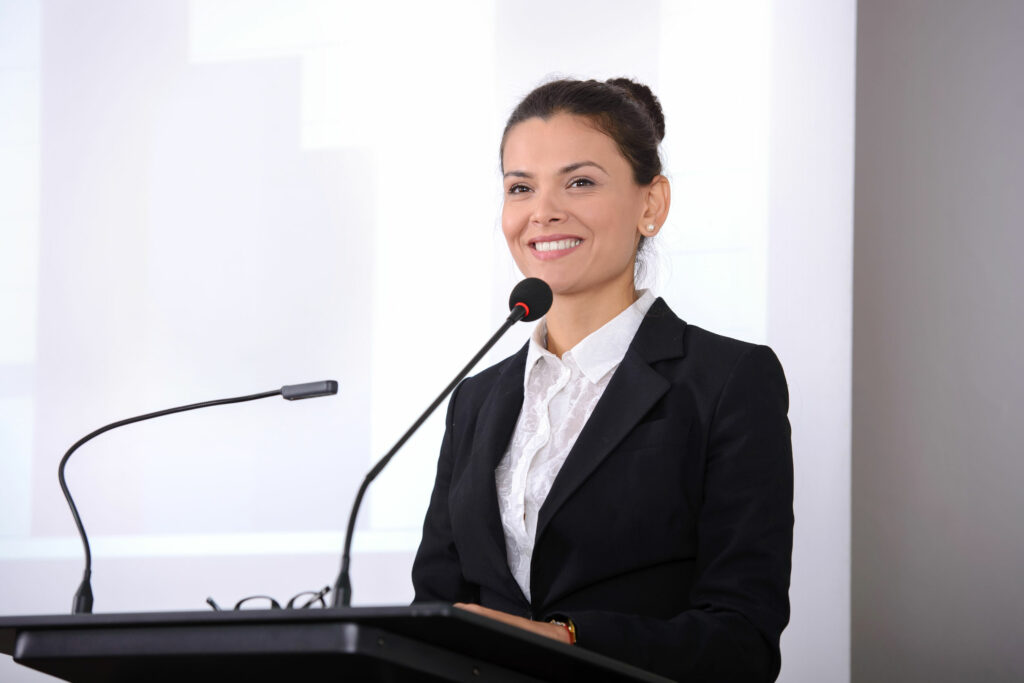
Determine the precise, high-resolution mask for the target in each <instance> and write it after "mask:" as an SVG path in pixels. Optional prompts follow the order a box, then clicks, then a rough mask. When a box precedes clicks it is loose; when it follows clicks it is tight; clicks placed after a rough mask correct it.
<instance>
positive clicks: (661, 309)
mask: <svg viewBox="0 0 1024 683" xmlns="http://www.w3.org/2000/svg"><path fill="white" fill-rule="evenodd" d="M685 327H686V323H684V322H683V321H681V320H680V319H679V318H677V317H676V316H675V314H674V313H672V311H671V310H669V308H668V305H667V304H666V303H665V302H664V300H662V299H661V298H658V299H657V300H656V301H655V302H654V304H652V305H651V308H650V310H649V311H648V312H647V315H646V316H645V317H644V321H643V323H641V325H640V329H639V330H637V334H636V337H634V339H633V342H632V343H631V344H630V347H629V349H628V350H627V351H626V355H625V356H624V357H623V359H622V363H620V364H619V367H618V369H617V370H616V371H615V374H614V375H613V376H612V379H611V381H610V382H609V383H608V387H607V388H606V389H605V391H604V394H603V395H602V396H601V399H600V400H599V401H598V402H597V406H595V408H594V412H593V414H592V415H591V416H590V419H589V420H587V424H586V425H585V426H584V427H583V431H581V432H580V435H579V437H578V438H577V439H576V443H575V444H574V445H573V447H572V449H571V450H570V451H569V455H568V457H566V460H565V463H564V464H563V465H562V469H561V470H559V472H558V475H557V476H556V477H555V481H554V483H553V484H552V485H551V490H550V492H549V493H548V496H547V498H546V499H545V500H544V504H543V505H542V506H541V508H540V512H539V514H538V519H537V535H536V543H538V544H539V543H540V539H541V536H542V535H543V533H544V530H545V528H546V527H547V525H548V523H549V522H550V521H551V518H552V517H553V516H554V515H555V513H556V512H558V509H559V508H560V507H561V506H562V505H563V504H564V503H565V502H566V501H567V500H568V499H569V497H570V496H571V495H572V494H573V493H574V492H575V491H576V490H577V489H578V488H579V487H580V486H582V485H583V483H584V481H586V479H587V477H589V476H590V474H591V473H592V472H593V471H594V470H595V469H597V467H598V466H600V464H601V463H602V462H603V461H604V459H605V458H607V457H608V455H609V454H611V452H612V451H613V450H614V448H615V446H616V445H618V443H619V442H620V441H622V439H623V438H625V436H626V435H627V434H629V432H630V430H632V429H633V427H634V426H636V424H637V423H638V422H639V421H640V419H641V418H642V417H643V416H644V415H645V414H646V413H647V411H649V410H650V409H651V408H652V407H653V406H654V404H655V403H657V401H658V399H660V398H661V397H662V396H663V395H664V394H665V392H666V391H668V389H669V387H670V383H669V381H668V380H667V379H665V378H664V377H663V376H662V375H660V374H659V373H658V372H657V371H655V370H654V369H653V368H652V367H651V363H654V362H656V361H659V360H664V359H667V358H678V357H680V356H683V355H684V351H683V331H684V329H685ZM520 402H521V399H520ZM534 558H535V559H536V555H535V556H534Z"/></svg>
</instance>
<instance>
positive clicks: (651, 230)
mask: <svg viewBox="0 0 1024 683" xmlns="http://www.w3.org/2000/svg"><path fill="white" fill-rule="evenodd" d="M654 228H655V226H654V224H653V223H651V224H650V225H648V226H647V232H654Z"/></svg>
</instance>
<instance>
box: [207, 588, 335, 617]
mask: <svg viewBox="0 0 1024 683" xmlns="http://www.w3.org/2000/svg"><path fill="white" fill-rule="evenodd" d="M330 592H331V587H330V586H324V587H323V588H321V589H320V590H318V591H303V592H301V593H299V594H298V595H294V596H292V599H291V600H289V601H288V602H287V603H286V604H285V606H284V609H310V608H314V607H327V601H326V600H324V596H325V595H327V594H328V593H330ZM206 604H207V605H209V606H210V607H212V608H213V611H215V612H223V611H225V610H223V609H221V606H220V605H218V604H217V603H216V602H214V600H213V598H206ZM234 609H236V610H240V609H281V603H279V602H278V601H277V600H275V599H274V598H272V597H270V596H269V595H250V596H249V597H247V598H242V599H241V600H239V601H238V602H236V603H235V607H234Z"/></svg>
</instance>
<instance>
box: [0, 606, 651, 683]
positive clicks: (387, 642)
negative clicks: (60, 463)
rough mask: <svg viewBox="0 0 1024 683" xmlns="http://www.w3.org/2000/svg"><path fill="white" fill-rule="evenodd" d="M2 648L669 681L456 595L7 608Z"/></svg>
mask: <svg viewBox="0 0 1024 683" xmlns="http://www.w3.org/2000/svg"><path fill="white" fill-rule="evenodd" d="M0 652H2V653H3V654H6V655H10V656H12V657H13V658H14V660H15V661H16V662H18V663H19V664H22V665H24V666H28V667H31V668H33V669H37V670H39V671H42V672H44V673H47V674H50V675H51V676H56V677H57V678H60V679H63V680H67V681H74V682H81V683H90V682H93V681H103V682H104V683H106V682H110V681H133V682H134V681H155V682H162V681H168V682H170V681H175V682H180V681H184V682H185V683H201V682H204V681H218V682H221V681H235V680H238V681H246V682H249V681H311V682H316V681H386V682H389V683H404V682H406V681H415V682H421V681H422V682H427V681H431V682H434V681H465V682H478V681H509V682H513V681H514V682H515V683H525V682H527V681H559V682H564V681H593V682H595V683H598V682H605V681H606V682H608V683H611V682H613V681H614V682H618V681H649V682H651V683H654V682H661V683H664V682H665V681H668V679H666V678H662V677H661V676H657V675H655V674H652V673H650V672H647V671H644V670H642V669H638V668H636V667H634V666H631V665H629V664H626V663H624V662H620V661H618V660H615V659H611V658H609V657H605V656H603V655H599V654H596V653H593V652H588V651H587V650H584V649H582V648H579V647H573V646H569V645H565V644H563V643H559V642H556V641H553V640H550V639H548V638H544V637H542V636H538V635H536V634H533V633H528V632H526V631H523V630H521V629H517V628H515V627H512V626H508V625H506V624H502V623H500V622H497V621H494V620H492V619H488V618H486V617H482V616H479V615H476V614H472V613H469V612H466V611H464V610H460V609H457V608H454V607H452V606H450V605H445V604H423V605H413V606H411V607H356V608H345V609H331V608H328V609H295V610H241V611H232V612H214V611H209V612H160V613H137V614H132V613H127V614H76V615H66V616H54V615H48V616H22V617H0Z"/></svg>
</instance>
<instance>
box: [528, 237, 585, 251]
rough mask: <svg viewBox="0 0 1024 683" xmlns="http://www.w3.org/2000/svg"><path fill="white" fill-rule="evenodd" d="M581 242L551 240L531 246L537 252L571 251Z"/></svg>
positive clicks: (576, 240)
mask: <svg viewBox="0 0 1024 683" xmlns="http://www.w3.org/2000/svg"><path fill="white" fill-rule="evenodd" d="M582 242H583V240H581V239H566V240H552V241H550V242H534V243H533V245H532V246H533V248H534V249H536V250H537V251H560V250H562V249H572V248H573V247H576V246H579V245H580V243H582Z"/></svg>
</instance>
